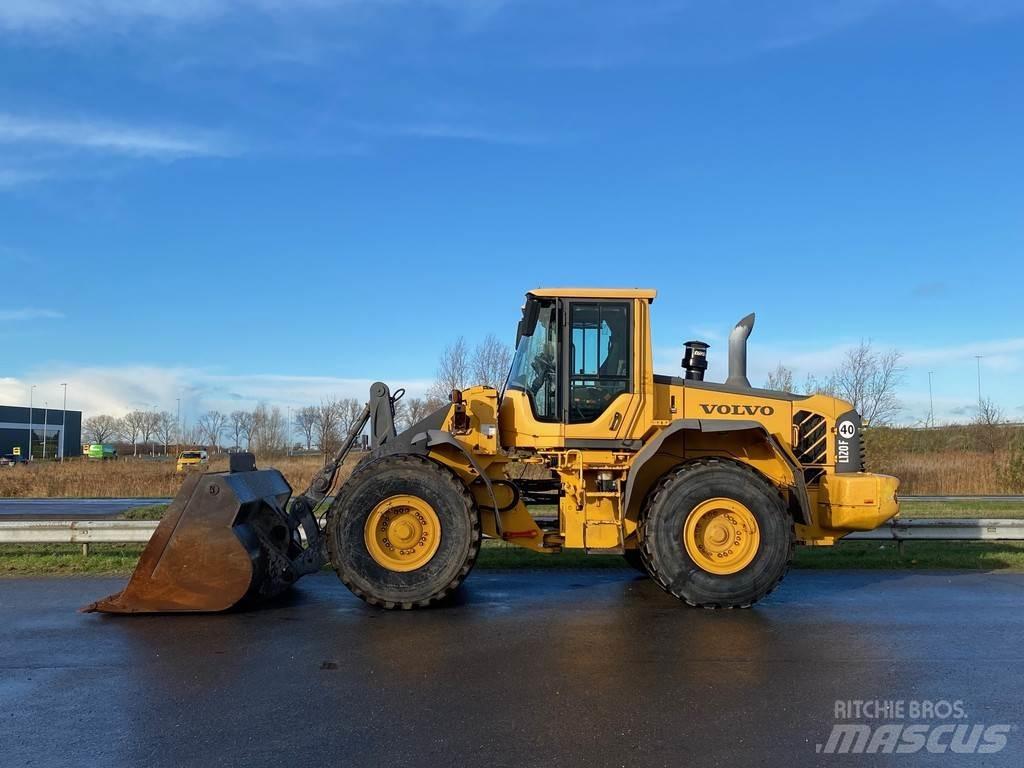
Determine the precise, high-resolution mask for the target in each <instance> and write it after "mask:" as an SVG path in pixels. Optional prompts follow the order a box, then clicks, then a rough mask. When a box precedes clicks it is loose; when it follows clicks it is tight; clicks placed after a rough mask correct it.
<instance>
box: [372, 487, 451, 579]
mask: <svg viewBox="0 0 1024 768" xmlns="http://www.w3.org/2000/svg"><path fill="white" fill-rule="evenodd" d="M363 537H364V539H365V540H366V549H367V551H368V552H369V553H370V557H372V558H373V559H374V560H375V561H376V562H377V564H378V565H381V566H383V567H385V568H387V569H388V570H389V571H399V572H401V573H405V572H407V571H415V570H416V569H417V568H422V567H423V566H424V565H426V564H427V563H428V562H430V558H432V557H433V556H434V553H436V552H437V547H438V545H439V544H440V543H441V521H440V520H438V519H437V513H436V512H434V508H433V507H432V506H430V505H429V504H428V503H427V502H425V501H424V500H423V499H421V498H418V497H416V496H404V495H403V496H391V497H389V498H387V499H384V501H382V502H380V504H378V505H377V506H376V507H374V508H373V511H372V512H370V516H369V517H368V518H366V527H365V528H364V529H363Z"/></svg>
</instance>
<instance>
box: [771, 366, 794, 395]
mask: <svg viewBox="0 0 1024 768" xmlns="http://www.w3.org/2000/svg"><path fill="white" fill-rule="evenodd" d="M764 388H765V389H774V390H775V391H777V392H792V391H793V371H792V370H791V369H789V368H787V367H786V366H784V365H783V364H782V363H779V364H778V365H776V366H775V370H773V371H769V372H768V378H767V379H765V382H764Z"/></svg>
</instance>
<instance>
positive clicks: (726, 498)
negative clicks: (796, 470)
mask: <svg viewBox="0 0 1024 768" xmlns="http://www.w3.org/2000/svg"><path fill="white" fill-rule="evenodd" d="M709 519H710V520H711V523H710V525H711V526H715V525H717V526H718V529H717V530H716V529H714V528H708V527H707V525H705V527H704V528H700V525H701V521H702V520H709ZM698 531H703V534H704V536H707V537H708V538H701V535H700V534H699V533H695V532H698ZM719 533H721V539H722V541H723V542H724V543H723V544H722V545H721V547H720V548H716V547H715V546H713V545H714V543H715V542H714V539H715V537H716V535H718V534H719ZM726 534H728V536H727V535H726ZM639 538H640V552H641V556H642V557H643V560H644V563H645V565H646V566H647V570H648V572H649V573H650V574H651V577H652V578H653V579H654V580H655V581H656V582H657V583H658V584H659V585H660V586H661V587H662V589H664V590H665V591H666V592H668V593H669V594H671V595H674V596H675V597H678V598H679V599H680V600H683V601H684V602H686V603H687V604H688V605H692V606H697V607H702V608H747V607H749V606H751V605H753V604H754V603H755V602H757V601H758V600H760V599H761V598H763V597H765V596H766V595H767V594H768V593H770V592H771V591H772V590H773V589H775V587H776V586H778V584H779V582H780V581H781V580H782V577H783V576H784V575H785V574H786V571H787V570H788V569H789V564H790V562H791V561H792V559H793V542H794V537H793V519H792V517H791V516H790V515H789V513H788V512H787V511H786V508H785V505H784V504H783V501H782V497H781V496H780V494H779V492H778V490H777V489H776V488H775V487H774V486H773V485H771V484H770V483H769V482H768V481H766V480H765V479H764V478H763V477H761V475H759V474H757V473H756V472H755V471H754V470H753V469H751V468H749V467H747V466H746V465H743V464H739V463H736V462H732V461H728V460H726V459H718V458H706V459H701V460H699V461H694V462H691V463H688V464H684V465H683V466H681V467H679V468H678V469H676V470H675V471H673V472H670V473H669V474H667V475H666V476H665V477H664V478H662V479H661V481H660V482H659V483H658V484H657V485H656V486H655V487H654V489H653V490H652V491H651V493H650V495H649V496H648V498H647V501H646V503H645V506H644V509H643V511H642V513H641V519H640V529H639ZM704 545H707V546H704ZM702 546H704V548H703V549H702Z"/></svg>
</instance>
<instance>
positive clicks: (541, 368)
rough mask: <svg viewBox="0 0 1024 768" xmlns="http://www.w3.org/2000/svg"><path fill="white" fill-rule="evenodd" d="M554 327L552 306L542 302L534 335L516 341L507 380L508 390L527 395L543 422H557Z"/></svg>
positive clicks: (555, 341) (555, 333)
mask: <svg viewBox="0 0 1024 768" xmlns="http://www.w3.org/2000/svg"><path fill="white" fill-rule="evenodd" d="M557 323H558V313H557V312H556V310H555V303H554V302H553V301H550V302H542V303H541V305H540V312H539V313H538V315H537V325H536V327H535V328H534V331H533V335H532V336H523V337H522V338H521V339H520V340H519V346H517V347H516V356H515V359H514V360H513V361H512V370H511V371H510V372H509V376H508V385H507V388H508V389H519V390H522V391H524V392H526V394H527V395H528V396H529V398H530V403H531V404H532V405H533V412H534V415H535V416H536V417H537V418H538V419H540V420H542V421H555V420H557V419H558V402H557V399H558V354H557V342H558V324H557Z"/></svg>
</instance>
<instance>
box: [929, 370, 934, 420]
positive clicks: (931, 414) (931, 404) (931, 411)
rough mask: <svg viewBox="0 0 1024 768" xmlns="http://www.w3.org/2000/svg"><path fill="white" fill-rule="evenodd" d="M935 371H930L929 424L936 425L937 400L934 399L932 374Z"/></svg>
mask: <svg viewBox="0 0 1024 768" xmlns="http://www.w3.org/2000/svg"><path fill="white" fill-rule="evenodd" d="M933 373H934V371H928V426H929V427H934V426H935V401H934V400H932V374H933Z"/></svg>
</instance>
